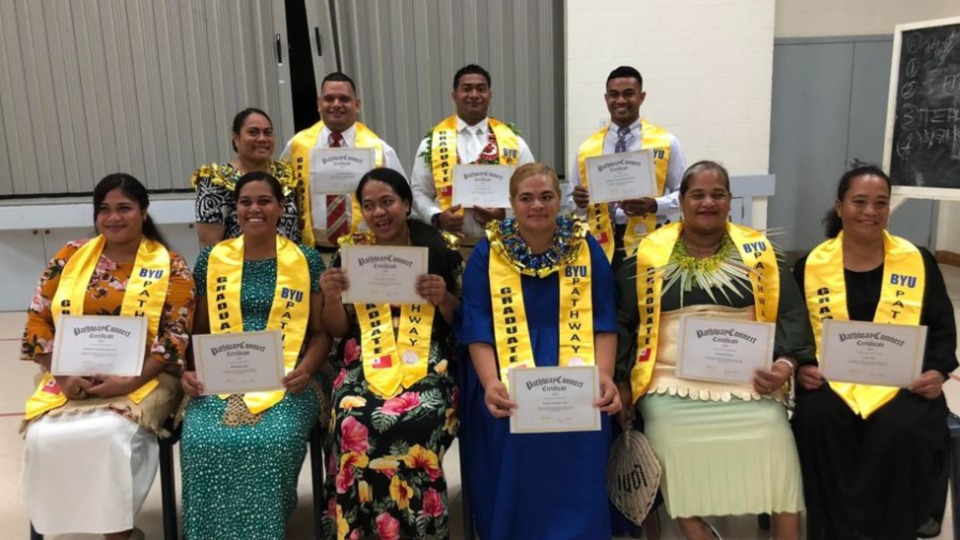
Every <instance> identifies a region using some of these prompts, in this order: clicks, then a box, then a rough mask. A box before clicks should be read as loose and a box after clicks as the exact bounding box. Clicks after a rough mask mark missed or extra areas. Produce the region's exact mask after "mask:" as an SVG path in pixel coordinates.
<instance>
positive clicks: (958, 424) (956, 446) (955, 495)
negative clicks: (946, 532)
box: [947, 413, 960, 538]
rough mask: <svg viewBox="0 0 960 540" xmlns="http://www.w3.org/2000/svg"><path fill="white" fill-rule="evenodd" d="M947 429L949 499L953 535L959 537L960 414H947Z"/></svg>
mask: <svg viewBox="0 0 960 540" xmlns="http://www.w3.org/2000/svg"><path fill="white" fill-rule="evenodd" d="M947 429H948V430H950V447H951V448H950V450H951V452H950V453H951V454H952V455H951V460H950V471H951V472H950V496H951V497H950V498H951V499H952V500H951V501H950V504H951V507H952V514H953V537H954V538H960V463H958V461H960V416H957V415H955V414H953V413H950V414H948V415H947Z"/></svg>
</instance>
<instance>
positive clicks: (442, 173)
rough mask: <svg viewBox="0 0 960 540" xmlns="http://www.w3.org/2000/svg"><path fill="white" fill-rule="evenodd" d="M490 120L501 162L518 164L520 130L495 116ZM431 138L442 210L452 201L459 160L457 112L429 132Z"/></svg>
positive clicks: (433, 170)
mask: <svg viewBox="0 0 960 540" xmlns="http://www.w3.org/2000/svg"><path fill="white" fill-rule="evenodd" d="M487 123H488V125H489V126H490V129H492V130H493V136H494V137H496V139H497V151H498V152H499V154H500V164H501V165H516V164H517V163H518V160H519V158H520V143H519V142H518V141H517V134H516V133H514V132H513V130H512V129H510V127H509V126H507V125H506V124H504V123H503V122H500V121H499V120H496V119H494V118H489V119H488V120H487ZM430 138H431V139H430V163H431V167H432V172H433V182H434V186H436V189H437V201H438V202H439V204H440V210H443V211H446V209H447V208H450V206H451V203H452V202H453V166H454V165H456V164H457V115H453V116H451V117H449V118H447V119H445V120H444V121H442V122H440V123H439V124H437V125H436V127H434V128H433V131H432V132H431V133H430Z"/></svg>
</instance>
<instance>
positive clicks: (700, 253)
mask: <svg viewBox="0 0 960 540" xmlns="http://www.w3.org/2000/svg"><path fill="white" fill-rule="evenodd" d="M722 243H723V238H720V241H719V242H717V243H716V244H713V245H712V246H706V247H704V246H697V245H693V244H691V243H690V242H688V241H687V237H686V236H684V237H683V247H685V248H686V249H687V253H688V254H689V255H691V256H693V257H696V258H702V257H712V256H713V255H714V254H716V252H717V250H718V249H720V244H722Z"/></svg>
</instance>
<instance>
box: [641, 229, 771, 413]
mask: <svg viewBox="0 0 960 540" xmlns="http://www.w3.org/2000/svg"><path fill="white" fill-rule="evenodd" d="M682 230H683V229H682V224H681V223H670V224H669V225H665V226H663V227H661V228H659V229H657V230H656V231H654V232H652V233H650V234H648V235H647V236H645V237H644V239H643V241H642V242H641V243H640V248H639V249H638V250H637V253H636V257H637V309H638V311H639V315H640V326H639V328H638V329H637V361H636V363H634V365H633V369H631V371H630V386H631V388H632V389H633V400H634V402H636V400H638V399H640V396H641V395H643V393H644V392H645V391H646V390H647V387H648V386H649V385H650V379H651V378H652V376H653V366H654V364H655V363H656V361H657V338H658V333H659V330H660V306H661V296H662V291H663V278H662V276H661V275H660V272H661V271H662V268H663V267H664V266H665V265H666V264H667V262H669V260H670V254H671V253H673V247H674V245H675V244H676V243H677V240H679V239H680V232H681V231H682ZM727 234H728V235H729V236H730V239H731V240H733V243H734V245H736V246H737V251H739V252H740V258H741V259H742V260H743V263H744V265H746V266H747V267H748V268H749V269H750V270H751V271H750V275H749V279H750V286H751V288H752V289H753V305H754V309H755V312H756V319H757V320H758V321H762V322H774V323H775V322H777V310H778V309H779V307H780V271H779V269H778V268H777V256H776V254H775V253H774V251H773V244H771V243H770V241H769V240H767V237H766V236H764V235H763V233H761V232H759V231H755V230H753V229H751V228H749V227H742V226H740V225H736V224H734V223H727Z"/></svg>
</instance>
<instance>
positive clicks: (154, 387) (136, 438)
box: [4, 173, 195, 540]
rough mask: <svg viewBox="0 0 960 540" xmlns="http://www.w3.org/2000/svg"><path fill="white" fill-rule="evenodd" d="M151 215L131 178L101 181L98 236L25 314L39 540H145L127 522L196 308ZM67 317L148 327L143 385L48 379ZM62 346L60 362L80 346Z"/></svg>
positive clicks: (47, 277) (182, 266)
mask: <svg viewBox="0 0 960 540" xmlns="http://www.w3.org/2000/svg"><path fill="white" fill-rule="evenodd" d="M149 205H150V201H149V198H148V196H147V190H146V188H145V187H144V186H143V184H141V183H140V182H139V181H138V180H137V179H136V178H134V177H132V176H130V175H128V174H123V173H116V174H111V175H108V176H106V177H105V178H103V179H102V180H101V181H100V182H99V183H98V184H97V186H96V188H94V191H93V208H94V219H95V222H96V227H97V232H98V234H97V236H96V237H94V238H92V239H89V240H78V241H73V242H70V243H68V244H67V245H65V246H63V247H62V248H61V249H60V250H59V251H58V252H57V254H56V255H54V257H53V259H52V260H51V261H50V263H49V264H48V265H47V267H46V269H45V270H44V271H43V274H41V276H40V284H39V285H38V286H37V289H36V292H35V293H34V296H33V300H32V302H31V303H30V309H29V310H28V311H27V324H26V328H25V329H24V332H23V341H22V343H21V346H20V356H21V359H23V360H31V361H33V362H36V363H37V364H38V367H39V368H40V370H41V372H42V373H43V378H42V380H41V381H40V384H39V385H38V386H37V389H36V391H35V392H34V393H33V395H32V396H30V398H29V399H28V400H27V403H26V407H25V412H26V414H25V415H24V424H23V427H24V428H25V430H26V433H25V437H24V439H25V440H24V454H23V478H22V479H23V500H24V503H25V506H26V510H27V516H28V517H29V518H30V521H31V523H32V524H33V526H34V527H35V528H36V530H37V532H39V533H40V534H44V535H60V534H73V533H85V534H102V535H104V538H105V539H106V540H126V539H131V538H132V539H142V538H143V532H142V531H140V530H139V529H135V528H134V519H135V518H136V516H137V513H138V512H139V511H140V508H141V507H142V505H143V501H144V500H145V499H146V497H147V493H149V491H150V486H151V485H153V479H154V478H155V477H156V475H157V468H158V464H159V459H160V454H159V449H158V444H157V436H158V435H159V436H161V437H167V436H169V435H170V434H169V432H167V430H165V429H164V427H163V426H164V423H165V421H166V420H167V419H168V418H170V416H171V415H172V414H173V413H174V412H175V411H176V408H177V405H178V404H179V403H180V398H181V396H182V394H181V391H180V379H179V375H180V369H181V360H182V358H183V354H184V351H185V350H186V348H187V343H188V342H189V339H190V336H189V332H190V327H191V324H192V321H193V313H194V307H195V301H194V294H193V286H194V281H193V275H192V274H191V273H190V268H189V267H188V266H187V262H186V261H185V260H184V259H183V257H181V256H180V255H178V254H177V253H175V252H172V251H169V250H168V249H167V248H166V246H165V241H164V239H163V236H162V235H161V234H160V231H159V230H158V228H157V226H156V225H155V224H154V222H153V220H152V219H151V218H150V214H149V213H148V212H147V209H148V207H149ZM146 276H150V278H145V277H146ZM143 299H146V300H143ZM64 315H97V316H111V317H116V318H117V319H123V318H133V317H136V316H141V317H145V318H146V321H147V322H146V325H147V341H146V343H147V347H146V350H145V354H144V357H143V367H142V370H141V373H140V375H138V376H135V377H121V376H117V375H91V376H83V377H81V376H64V375H58V376H54V375H52V374H51V363H52V355H53V353H54V352H56V351H55V350H54V346H55V345H54V343H55V336H56V334H57V332H64V333H66V334H67V336H69V335H70V332H69V330H67V329H64V328H63V326H64V325H65V324H66V321H65V320H64V319H63V316H64ZM63 339H64V341H63V342H62V343H60V344H57V346H60V347H61V349H62V350H69V349H70V347H71V346H72V347H76V346H77V344H76V343H73V344H71V343H70V342H69V341H67V340H68V339H69V337H63ZM4 536H6V535H4ZM11 536H12V533H11Z"/></svg>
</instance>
